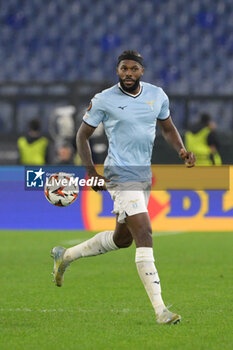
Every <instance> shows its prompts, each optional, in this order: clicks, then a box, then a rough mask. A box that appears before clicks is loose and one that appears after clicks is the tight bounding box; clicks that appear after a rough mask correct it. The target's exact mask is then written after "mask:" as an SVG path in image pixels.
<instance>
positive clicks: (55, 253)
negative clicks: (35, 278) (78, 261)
mask: <svg viewBox="0 0 233 350" xmlns="http://www.w3.org/2000/svg"><path fill="white" fill-rule="evenodd" d="M65 251H66V249H65V248H63V247H54V248H53V249H52V251H51V257H52V258H53V259H54V267H53V276H54V282H55V284H56V286H58V287H61V286H62V283H63V280H64V273H65V271H66V269H67V267H68V266H69V263H67V262H65V261H64V260H63V256H64V253H65Z"/></svg>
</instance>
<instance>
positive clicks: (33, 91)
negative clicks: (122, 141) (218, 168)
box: [0, 0, 233, 164]
mask: <svg viewBox="0 0 233 350" xmlns="http://www.w3.org/2000/svg"><path fill="white" fill-rule="evenodd" d="M232 23H233V3H232V1H231V0H223V1H220V0H216V1H212V0H205V1H202V0H196V1H191V2H187V1H185V0H175V1H174V0H163V1H162V0H154V1H151V0H146V1H141V2H138V3H135V1H134V0H127V1H124V0H118V1H117V2H114V1H110V0H109V1H102V0H96V1H95V2H93V1H91V0H81V1H77V0H69V1H68V2H67V1H64V0H56V1H47V2H44V1H36V0H31V1H19V0H9V1H1V2H0V24H1V36H0V67H1V70H0V164H17V162H18V152H17V142H16V141H17V138H18V137H19V136H20V135H22V134H24V133H25V132H26V130H27V127H28V121H29V120H31V119H33V118H35V117H39V118H40V120H41V123H42V132H43V134H44V135H45V136H47V137H49V138H51V140H53V136H54V129H56V125H54V124H55V122H54V121H55V120H56V118H55V117H54V115H56V114H59V113H60V114H66V113H67V110H66V111H64V110H62V111H61V110H57V108H59V107H64V106H73V107H74V108H75V109H73V110H72V109H71V111H70V110H69V112H68V114H71V115H72V118H73V121H74V124H75V128H74V129H75V130H77V128H78V126H79V124H80V122H81V118H82V115H83V112H84V110H85V108H87V106H88V104H89V101H90V99H91V98H92V96H93V95H94V94H95V93H96V92H97V91H100V90H102V89H103V88H105V87H108V86H110V85H111V84H113V83H116V81H117V79H116V75H115V65H116V58H117V56H118V55H119V54H120V53H121V52H122V51H123V50H125V49H129V48H131V49H136V50H138V51H139V52H141V54H142V55H143V56H144V58H145V62H146V72H145V75H144V80H145V81H148V82H151V83H153V84H156V85H159V86H161V87H163V88H164V89H165V91H166V92H167V94H168V95H169V97H170V102H171V114H172V117H173V119H174V121H175V123H176V125H177V127H178V128H179V130H180V131H181V133H182V134H184V132H185V130H186V129H187V127H188V126H189V125H190V124H191V123H193V122H195V121H196V120H197V118H198V116H199V115H200V113H202V112H208V113H210V115H211V116H212V118H213V119H214V120H215V122H216V124H217V126H218V135H219V139H220V150H219V151H220V154H221V156H222V160H223V163H224V164H232V163H233V137H232V136H233V134H232V128H233V95H232V92H233V60H232V57H233V34H232ZM74 129H73V131H74ZM73 136H74V135H73ZM95 143H97V145H95ZM104 143H106V140H105V139H104V136H103V134H102V133H101V132H100V133H99V138H98V137H97V138H96V140H95V141H93V149H94V148H95V147H96V151H97V153H98V155H99V158H97V160H98V161H99V162H101V161H103V159H104V156H105V154H106V153H105V151H106V147H104V146H103V144H104ZM156 146H157V147H158V146H159V147H160V152H157V153H155V152H154V153H153V159H152V162H153V163H176V162H179V160H178V159H177V157H176V155H175V154H174V153H173V152H172V151H171V150H170V149H169V147H168V146H166V144H165V143H164V142H163V140H162V138H161V136H160V135H159V136H158V139H157V141H156ZM54 159H55V156H54V149H53V148H52V151H51V152H50V155H49V163H50V164H53V163H54Z"/></svg>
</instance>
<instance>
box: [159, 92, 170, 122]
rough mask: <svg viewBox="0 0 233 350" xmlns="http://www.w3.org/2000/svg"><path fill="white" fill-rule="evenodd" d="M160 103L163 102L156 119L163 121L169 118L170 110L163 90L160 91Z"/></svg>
mask: <svg viewBox="0 0 233 350" xmlns="http://www.w3.org/2000/svg"><path fill="white" fill-rule="evenodd" d="M161 90H162V89H161ZM162 101H163V102H162V105H161V109H160V112H159V115H158V119H160V120H165V119H167V118H168V117H169V116H170V109H169V99H168V97H167V95H166V94H165V92H164V91H163V90H162Z"/></svg>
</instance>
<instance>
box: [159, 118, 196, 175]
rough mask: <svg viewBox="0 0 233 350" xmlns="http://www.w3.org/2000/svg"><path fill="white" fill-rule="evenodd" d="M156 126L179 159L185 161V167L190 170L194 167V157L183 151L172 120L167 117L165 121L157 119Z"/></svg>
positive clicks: (181, 142)
mask: <svg viewBox="0 0 233 350" xmlns="http://www.w3.org/2000/svg"><path fill="white" fill-rule="evenodd" d="M158 125H159V127H160V129H161V131H162V135H163V137H164V138H165V140H166V141H167V143H169V144H170V145H171V146H172V147H173V148H174V149H175V150H176V151H177V153H178V154H179V157H180V158H181V159H183V160H184V161H185V165H186V166H187V167H188V168H191V167H193V166H194V165H195V161H196V158H195V155H194V154H193V153H192V152H188V151H187V150H186V149H185V146H184V143H183V141H182V138H181V136H180V134H179V132H178V130H177V128H176V127H175V125H174V124H173V122H172V118H171V117H168V118H167V119H165V120H162V119H158Z"/></svg>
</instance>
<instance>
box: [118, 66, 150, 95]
mask: <svg viewBox="0 0 233 350" xmlns="http://www.w3.org/2000/svg"><path fill="white" fill-rule="evenodd" d="M143 72H144V68H143V67H142V66H141V65H140V63H138V62H136V61H132V60H123V61H121V62H120V64H119V66H118V67H117V75H118V76H119V81H120V83H121V86H122V87H123V89H124V90H125V91H128V92H133V91H136V90H137V89H138V86H139V81H140V79H141V77H142V75H143Z"/></svg>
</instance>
